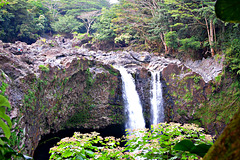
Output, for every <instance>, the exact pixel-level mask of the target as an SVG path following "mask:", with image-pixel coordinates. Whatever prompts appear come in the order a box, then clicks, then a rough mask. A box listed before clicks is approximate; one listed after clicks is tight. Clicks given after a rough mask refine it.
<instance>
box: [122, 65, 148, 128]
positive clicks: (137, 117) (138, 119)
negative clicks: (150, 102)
mask: <svg viewBox="0 0 240 160" xmlns="http://www.w3.org/2000/svg"><path fill="white" fill-rule="evenodd" d="M118 70H119V71H120V74H121V77H122V83H123V84H122V86H123V100H124V105H125V113H126V115H127V123H126V124H125V128H126V129H140V128H145V120H144V117H143V111H142V105H141V101H140V98H139V96H138V93H137V90H136V85H135V83H134V79H133V77H132V75H131V74H130V73H128V72H127V70H126V69H125V68H123V67H121V68H118Z"/></svg>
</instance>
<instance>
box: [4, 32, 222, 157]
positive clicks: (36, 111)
mask: <svg viewBox="0 0 240 160" xmlns="http://www.w3.org/2000/svg"><path fill="white" fill-rule="evenodd" d="M76 44H78V43H77V42H75V41H74V40H67V39H65V40H63V38H61V37H58V38H55V39H53V40H46V39H40V40H38V41H37V42H36V43H34V44H32V45H27V44H25V43H22V42H16V43H15V44H8V43H2V42H0V53H1V54H0V62H1V63H0V69H1V72H2V73H1V76H0V86H1V92H2V94H4V95H6V96H8V99H9V101H10V103H11V105H12V110H11V112H10V116H11V118H12V119H16V120H15V125H19V126H21V128H22V129H23V131H22V132H21V133H22V138H23V139H22V144H25V145H26V146H25V148H26V152H27V153H28V154H30V155H33V153H34V150H35V149H36V147H37V145H38V142H39V140H40V139H41V136H43V135H45V134H47V133H50V132H57V131H59V130H62V129H66V128H93V129H97V128H104V127H106V126H108V125H112V124H124V122H125V116H124V108H123V100H122V82H121V77H120V74H119V71H118V70H116V69H114V66H124V67H125V68H127V70H128V71H129V72H130V73H132V75H133V76H134V78H135V80H136V87H137V91H138V94H139V96H140V98H141V102H142V105H143V112H144V117H145V119H146V122H147V123H148V124H149V120H150V82H151V74H150V71H151V70H155V71H159V72H161V81H162V84H163V95H164V107H165V117H166V121H175V122H179V123H187V122H188V123H193V122H194V123H198V124H200V125H203V126H205V127H206V128H207V129H208V131H209V132H210V133H213V134H214V133H215V131H216V130H217V131H218V132H220V131H222V129H223V127H224V126H225V122H221V123H217V124H216V123H212V122H208V123H205V122H204V121H203V120H202V119H201V118H202V117H200V116H199V114H200V113H201V112H200V111H199V110H201V108H202V109H205V108H206V106H204V103H205V102H206V101H209V95H211V94H212V92H213V91H214V89H213V85H212V83H214V78H215V77H217V76H218V75H219V74H220V73H221V72H222V66H223V65H222V62H223V60H224V59H223V58H222V59H217V60H216V59H214V58H210V59H204V60H203V61H197V62H192V61H187V62H184V63H183V62H180V61H179V60H176V59H168V58H164V57H159V56H155V55H153V54H150V53H148V52H141V53H136V52H133V51H129V52H127V51H116V52H109V53H104V52H102V51H88V50H87V49H84V48H80V47H78V46H77V45H76ZM18 48H22V49H23V52H19V51H18ZM17 120H18V121H17Z"/></svg>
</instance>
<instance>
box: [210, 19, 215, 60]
mask: <svg viewBox="0 0 240 160" xmlns="http://www.w3.org/2000/svg"><path fill="white" fill-rule="evenodd" d="M213 32H214V31H213V20H212V19H210V42H211V43H210V48H211V54H212V57H213V56H214V55H215V53H214V47H213V42H214V35H213Z"/></svg>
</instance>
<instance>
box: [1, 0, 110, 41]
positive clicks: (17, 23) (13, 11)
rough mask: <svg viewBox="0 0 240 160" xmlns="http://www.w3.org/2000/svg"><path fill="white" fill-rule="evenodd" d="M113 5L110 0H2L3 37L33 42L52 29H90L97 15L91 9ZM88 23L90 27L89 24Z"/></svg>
mask: <svg viewBox="0 0 240 160" xmlns="http://www.w3.org/2000/svg"><path fill="white" fill-rule="evenodd" d="M3 4H5V5H3ZM109 6H110V4H109V2H108V1H107V0H88V1H86V0H58V1H53V0H28V1H27V0H8V1H7V3H5V1H1V3H0V17H1V19H0V37H1V40H3V41H4V42H14V41H17V40H20V41H24V42H27V43H33V42H35V41H36V40H37V39H38V38H39V36H41V35H44V34H46V33H47V34H49V33H50V34H51V32H57V33H62V34H70V33H71V32H72V31H77V32H79V33H84V32H86V31H88V32H90V31H91V25H92V23H93V22H94V21H95V19H96V16H94V15H92V14H89V13H91V12H92V11H100V10H101V9H102V8H103V7H109ZM83 15H88V16H83ZM90 19H91V21H89V20H90ZM70 22H71V23H70ZM85 24H86V25H88V26H90V27H86V25H85Z"/></svg>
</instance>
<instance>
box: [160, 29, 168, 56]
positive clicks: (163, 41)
mask: <svg viewBox="0 0 240 160" xmlns="http://www.w3.org/2000/svg"><path fill="white" fill-rule="evenodd" d="M160 38H161V40H162V43H163V45H164V48H165V54H168V47H167V44H166V42H165V40H164V34H163V33H160Z"/></svg>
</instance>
